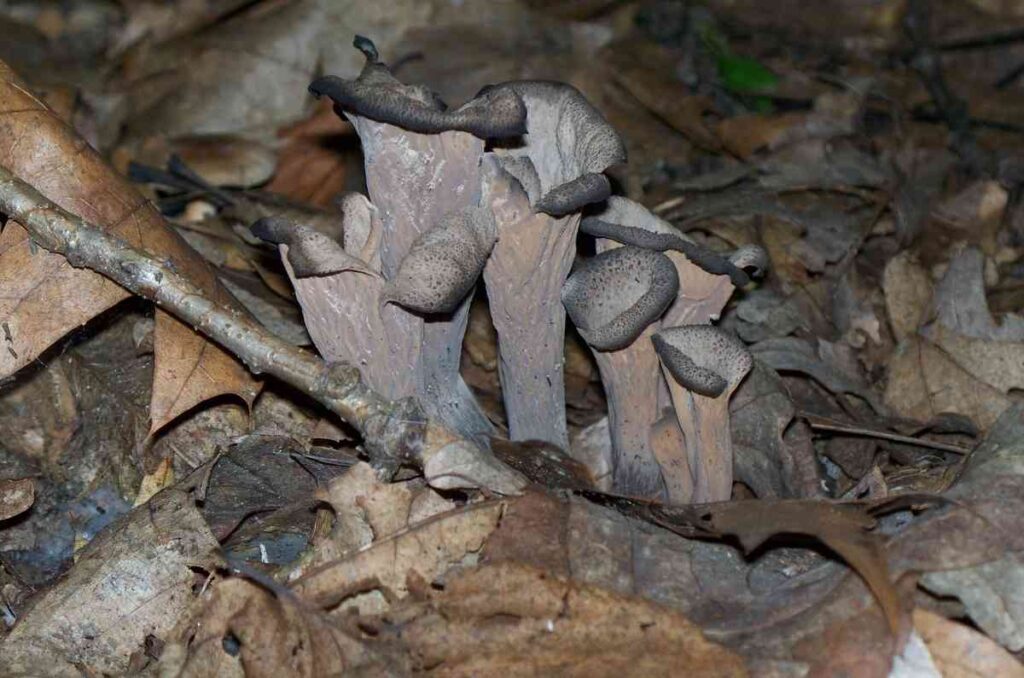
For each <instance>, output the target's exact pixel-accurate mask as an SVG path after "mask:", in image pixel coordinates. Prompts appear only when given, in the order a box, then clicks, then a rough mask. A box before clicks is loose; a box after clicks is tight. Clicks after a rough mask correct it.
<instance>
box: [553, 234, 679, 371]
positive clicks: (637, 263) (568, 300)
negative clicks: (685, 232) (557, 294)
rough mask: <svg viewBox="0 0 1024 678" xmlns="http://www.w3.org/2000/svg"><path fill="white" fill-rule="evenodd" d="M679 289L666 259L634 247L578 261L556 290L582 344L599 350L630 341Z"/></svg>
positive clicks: (653, 318) (677, 281) (625, 344)
mask: <svg viewBox="0 0 1024 678" xmlns="http://www.w3.org/2000/svg"><path fill="white" fill-rule="evenodd" d="M678 291H679V276H678V275H677V274H676V269H675V266H673V265H672V261H671V260H670V259H669V258H668V257H666V256H665V255H663V254H661V253H660V252H654V251H651V250H644V249H640V248H638V247H629V246H626V247H618V248H616V249H613V250H608V251H606V252H602V253H601V254H598V255H597V256H594V257H591V258H590V259H588V260H586V261H585V262H584V263H582V264H581V265H580V266H579V267H578V268H577V269H576V270H575V271H574V272H573V273H572V275H570V276H569V279H568V280H567V281H566V283H565V287H563V288H562V302H563V303H564V304H565V308H566V310H567V311H568V312H569V317H570V318H572V321H573V324H574V325H575V326H576V329H577V330H579V332H580V334H581V335H582V336H583V338H584V339H586V341H587V343H588V344H590V345H591V346H593V347H594V348H596V349H598V350H602V351H609V350H616V349H620V348H624V347H626V346H628V345H629V344H631V343H632V342H633V340H635V339H636V338H637V336H639V335H640V333H641V332H643V331H644V328H646V327H647V326H648V325H650V324H651V323H652V322H654V321H655V320H657V319H658V317H659V316H661V314H662V313H663V312H664V311H665V309H666V308H667V307H668V305H669V304H670V303H672V301H673V300H675V298H676V293H677V292H678Z"/></svg>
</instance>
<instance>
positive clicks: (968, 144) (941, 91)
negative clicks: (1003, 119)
mask: <svg viewBox="0 0 1024 678" xmlns="http://www.w3.org/2000/svg"><path fill="white" fill-rule="evenodd" d="M928 10H929V7H928V0H910V3H909V4H908V5H907V13H906V15H905V16H904V20H903V25H904V29H905V31H906V33H907V37H908V38H909V39H910V46H911V53H910V66H911V68H913V69H914V70H915V71H916V72H917V75H918V77H919V78H920V79H921V83H922V84H923V85H924V86H925V88H926V89H927V90H928V94H929V95H930V96H931V98H932V102H933V103H934V104H935V108H936V111H937V112H938V114H939V115H940V116H941V117H942V119H943V121H944V122H945V123H946V126H947V127H948V128H949V133H950V146H951V147H952V148H953V151H954V152H956V154H957V155H959V156H960V159H961V161H962V162H963V163H964V165H965V166H966V167H967V169H968V170H970V171H971V172H972V173H974V174H979V173H980V172H981V171H982V169H983V167H984V158H983V157H982V152H981V149H980V148H979V147H978V145H977V143H976V141H975V139H974V134H973V133H972V131H971V118H970V114H969V112H968V109H967V104H966V103H965V102H964V100H963V99H961V98H959V97H957V96H956V95H955V94H954V93H953V92H952V90H950V89H949V86H948V85H947V84H946V79H945V77H944V76H943V73H942V64H941V61H940V56H939V53H938V51H937V50H936V49H935V46H934V44H933V43H932V40H931V36H930V35H929V11H928Z"/></svg>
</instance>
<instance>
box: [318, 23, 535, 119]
mask: <svg viewBox="0 0 1024 678" xmlns="http://www.w3.org/2000/svg"><path fill="white" fill-rule="evenodd" d="M353 45H354V46H355V47H356V49H358V50H359V51H361V52H362V53H363V54H364V55H365V56H366V65H365V66H364V67H363V70H362V72H361V73H360V74H359V77H358V78H356V79H355V80H345V79H344V78H338V77H336V76H325V77H322V78H317V79H316V80H314V81H313V83H312V84H311V85H310V86H309V91H310V92H311V93H313V94H314V95H316V96H318V97H319V96H324V95H326V96H328V97H330V98H331V99H332V100H333V101H334V103H335V106H336V107H337V108H340V109H341V110H343V111H347V112H349V113H353V114H355V115H358V116H362V117H364V118H369V119H371V120H376V121H378V122H384V123H388V124H391V125H395V126H397V127H401V128H403V129H406V130H409V131H410V132H418V133H420V134H439V133H441V132H447V131H449V130H461V131H463V132H468V133H469V134H472V135H473V136H476V137H479V138H481V139H490V138H504V137H515V136H519V135H521V134H523V133H524V132H525V131H526V107H525V106H524V105H523V102H522V100H521V99H520V98H519V96H517V95H516V93H515V92H513V91H488V92H483V93H481V94H480V95H479V96H477V97H476V98H474V99H473V100H471V101H469V102H467V103H466V104H464V105H463V106H461V107H460V108H457V109H455V110H448V107H447V106H446V105H445V103H444V102H443V101H441V99H440V98H439V97H438V96H437V95H436V94H434V93H433V92H431V91H430V90H428V89H427V88H425V87H421V86H413V85H405V84H403V83H402V82H401V81H399V80H397V79H396V78H395V77H394V76H393V75H391V71H390V70H389V69H388V67H387V66H386V65H385V64H384V63H383V62H381V61H379V60H378V56H377V48H376V47H375V46H374V44H373V42H371V41H370V40H369V39H368V38H364V37H361V36H356V39H355V41H354V42H353Z"/></svg>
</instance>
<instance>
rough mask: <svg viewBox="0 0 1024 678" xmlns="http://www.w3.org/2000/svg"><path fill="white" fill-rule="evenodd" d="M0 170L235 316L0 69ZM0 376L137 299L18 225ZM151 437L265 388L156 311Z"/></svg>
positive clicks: (96, 162) (137, 198) (8, 261)
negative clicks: (226, 398)
mask: <svg viewBox="0 0 1024 678" xmlns="http://www.w3.org/2000/svg"><path fill="white" fill-rule="evenodd" d="M0 102H2V104H0V165H2V166H3V167H6V168H8V169H9V170H10V171H11V172H12V173H13V174H14V175H16V176H18V177H20V178H21V179H23V180H25V181H26V182H28V183H30V184H32V185H33V186H36V187H37V188H38V189H39V191H40V192H41V193H43V194H44V195H46V196H47V197H49V198H50V199H51V200H53V201H54V202H55V203H57V204H58V205H60V206H61V207H63V208H65V209H66V210H68V211H70V212H73V213H75V214H78V215H80V216H81V217H82V218H84V219H86V220H87V221H89V222H91V223H96V224H99V225H101V226H103V227H104V228H105V229H107V230H108V232H110V233H111V234H113V235H116V236H118V237H120V238H123V239H124V240H126V241H127V242H129V243H130V244H131V245H133V246H136V247H140V248H142V249H144V250H146V251H147V252H148V253H150V254H151V255H153V256H155V257H157V258H159V259H162V260H165V259H169V260H170V261H171V262H172V263H173V265H174V266H175V267H176V268H177V270H179V271H181V272H182V273H183V274H185V275H187V276H188V277H189V278H190V279H191V280H192V281H193V282H195V283H196V284H197V285H198V286H199V287H200V288H201V289H203V290H204V291H205V292H206V293H207V294H208V295H209V296H210V297H211V298H212V299H214V300H215V301H217V302H219V303H221V304H225V305H231V306H233V307H236V308H237V304H235V302H234V299H233V298H232V297H231V295H230V294H229V293H228V292H227V290H226V289H224V288H223V287H222V286H221V285H220V283H219V282H218V281H217V279H216V276H215V274H214V272H213V271H212V270H211V269H210V268H209V267H208V266H207V264H206V263H205V262H204V261H203V260H202V258H201V257H200V256H199V255H198V254H196V253H195V252H194V251H193V250H192V249H191V248H190V247H189V246H188V245H187V244H186V243H185V241H184V240H182V239H181V238H180V237H179V236H178V235H177V234H176V233H175V232H174V231H173V230H171V229H170V228H168V226H167V225H166V223H165V222H164V220H163V218H162V217H161V216H160V215H159V213H158V212H157V211H156V210H155V209H154V208H153V207H152V205H150V204H149V203H148V202H147V201H146V199H145V198H144V197H143V196H142V195H140V194H139V193H138V192H137V191H136V190H135V189H134V188H133V187H132V186H131V185H130V184H129V183H128V182H127V181H126V180H124V179H123V178H121V177H119V176H118V175H117V174H116V173H115V172H114V171H113V170H112V169H111V168H110V167H109V166H108V165H107V164H106V163H105V162H104V161H103V159H102V158H101V157H100V156H99V155H98V154H97V153H96V152H95V151H93V150H92V149H91V148H89V147H88V145H87V144H86V143H85V141H84V140H82V139H81V138H80V137H79V136H77V134H76V133H75V132H74V131H73V130H72V129H71V128H70V127H69V126H67V125H66V124H65V123H64V122H63V121H61V120H60V119H59V118H58V117H57V116H56V114H55V113H54V112H53V111H52V110H50V109H49V108H47V107H46V105H45V104H43V103H42V102H41V101H40V100H39V99H38V98H36V97H35V96H34V95H33V94H32V93H31V92H30V91H29V89H28V87H27V86H26V85H25V84H24V83H23V82H22V81H21V80H20V78H19V77H18V76H17V74H15V73H14V72H13V71H12V70H11V69H10V68H9V67H7V65H6V64H3V63H2V62H0ZM0 288H2V289H3V290H4V292H5V294H4V296H3V297H2V298H0V320H3V322H4V327H5V328H6V329H5V333H4V340H5V342H6V347H5V348H6V350H4V351H0V376H8V375H10V374H13V373H14V372H16V371H17V370H19V369H21V368H22V367H24V366H25V365H27V364H29V363H30V362H32V361H33V360H34V359H35V358H37V357H38V356H39V355H40V354H41V353H42V352H43V351H44V350H45V349H47V348H48V347H49V346H50V345H52V344H53V343H54V342H55V341H57V340H58V339H60V338H61V337H62V336H64V335H65V334H67V333H68V332H69V331H70V330H72V329H74V328H76V327H78V326H80V325H83V324H85V323H86V322H87V321H89V320H90V319H92V318H93V317H95V316H96V315H98V314H100V313H102V312H103V311H105V310H106V309H108V308H110V307H111V306H113V305H114V304H116V303H118V302H120V301H121V300H123V299H125V298H127V297H128V296H129V292H127V291H126V290H125V289H124V288H122V287H120V286H118V285H117V284H115V283H113V282H111V281H109V280H107V279H105V278H104V277H102V276H100V275H98V274H96V273H93V272H92V271H83V270H78V269H76V268H74V266H73V264H72V263H71V262H69V261H68V260H67V259H65V258H64V257H63V256H60V255H58V254H52V253H50V252H43V251H39V249H38V248H37V247H36V246H35V244H34V243H33V242H32V241H31V239H30V238H29V236H28V234H27V233H26V231H25V230H24V229H22V228H21V226H20V225H16V224H13V223H9V224H8V225H7V227H5V228H4V230H3V233H2V234H0ZM155 355H156V365H155V372H154V376H153V394H152V398H151V401H150V418H151V428H150V433H151V434H152V433H155V432H156V431H157V430H159V429H160V428H161V427H163V426H164V425H165V424H167V423H168V422H170V421H171V420H173V419H175V418H176V417H178V416H179V415H180V414H182V413H184V412H186V411H187V410H190V409H191V408H193V407H194V406H196V405H198V404H199V403H201V402H203V401H205V400H209V399H210V398H213V397H216V396H219V395H223V394H234V395H237V396H239V397H241V398H242V399H243V400H245V401H246V403H250V402H251V401H252V399H253V398H254V397H255V395H256V393H257V392H258V386H257V385H256V382H255V381H254V380H253V378H252V377H251V375H249V374H248V373H247V372H246V371H245V369H244V368H243V367H242V366H241V365H240V364H239V363H238V362H237V361H236V360H235V359H234V358H232V357H231V356H230V355H229V354H228V353H226V352H225V351H223V350H222V349H221V348H219V347H218V346H216V345H214V344H211V343H210V342H209V341H207V340H206V339H205V338H203V337H202V336H200V335H199V334H197V333H196V332H194V331H193V330H192V328H190V327H188V326H187V325H185V324H183V323H181V322H180V321H178V320H176V319H175V318H173V317H171V316H170V315H168V314H166V313H164V312H162V311H160V310H157V313H156V331H155Z"/></svg>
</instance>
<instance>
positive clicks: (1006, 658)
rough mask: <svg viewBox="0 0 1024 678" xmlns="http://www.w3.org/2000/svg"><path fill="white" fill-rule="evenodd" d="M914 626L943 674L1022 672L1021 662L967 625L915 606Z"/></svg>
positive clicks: (1017, 675) (1015, 675)
mask: <svg viewBox="0 0 1024 678" xmlns="http://www.w3.org/2000/svg"><path fill="white" fill-rule="evenodd" d="M914 630H916V631H917V633H918V634H920V636H921V638H922V639H923V640H924V642H925V644H926V645H927V646H928V651H929V652H930V653H931V655H932V659H933V660H934V661H935V664H936V665H937V667H938V669H939V670H940V671H941V672H942V676H943V678H975V677H976V678H981V677H982V676H1006V678H1021V677H1022V676H1024V666H1022V665H1021V663H1020V662H1019V661H1017V659H1015V658H1014V657H1013V656H1012V655H1011V654H1010V653H1008V652H1007V651H1006V650H1004V649H1003V648H1001V647H999V645H998V644H997V643H994V642H992V640H990V639H989V638H988V637H986V636H983V635H982V634H980V633H978V632H977V631H975V630H974V629H972V628H971V627H969V626H966V625H964V624H958V623H957V622H954V621H950V620H949V619H946V618H945V617H940V616H939V615H937V614H935V613H934V612H928V611H927V610H922V609H920V608H918V609H916V610H914Z"/></svg>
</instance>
